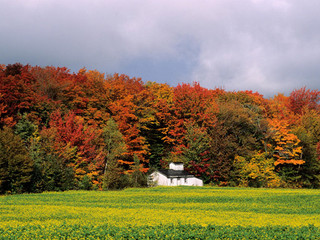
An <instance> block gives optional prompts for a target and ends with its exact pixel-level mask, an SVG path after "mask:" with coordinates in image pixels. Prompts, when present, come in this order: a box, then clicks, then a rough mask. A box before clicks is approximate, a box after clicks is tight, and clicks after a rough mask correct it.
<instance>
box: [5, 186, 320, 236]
mask: <svg viewBox="0 0 320 240" xmlns="http://www.w3.org/2000/svg"><path fill="white" fill-rule="evenodd" d="M129 238H132V239H148V238H150V239H226V238H229V239H249V238H252V239H320V191H319V190H306V189H303V190H302V189H248V188H215V187H156V188H149V189H126V190H124V191H109V192H98V191H67V192H46V193H41V194H23V195H9V196H0V239H129Z"/></svg>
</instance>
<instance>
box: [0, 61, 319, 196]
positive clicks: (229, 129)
mask: <svg viewBox="0 0 320 240" xmlns="http://www.w3.org/2000/svg"><path fill="white" fill-rule="evenodd" d="M319 100H320V93H319V91H318V90H311V89H307V88H306V87H303V88H301V89H295V90H293V91H292V92H291V94H290V95H289V96H285V95H283V94H277V95H275V96H274V97H272V98H270V99H266V98H264V97H263V96H262V95H261V94H259V93H257V92H252V91H237V92H236V91H233V92H228V91H225V90H223V89H219V88H216V89H207V88H204V87H202V86H200V84H199V83H197V82H195V83H192V84H189V83H181V84H178V85H177V86H174V87H173V86H169V85H168V84H164V83H155V82H146V83H144V82H143V81H142V80H141V79H140V78H135V77H129V76H127V75H125V74H113V75H107V74H104V73H100V72H98V71H97V70H87V69H85V68H83V69H80V70H79V71H78V72H77V73H71V72H70V70H69V69H67V68H65V67H53V66H49V67H39V66H35V67H32V66H29V65H22V64H19V63H16V64H11V65H10V64H9V65H7V66H5V65H0V129H2V130H1V131H2V135H1V136H2V140H1V141H2V142H1V144H2V145H1V151H3V154H2V155H1V164H0V172H1V174H0V178H1V179H2V180H1V184H2V185H1V186H2V190H1V192H2V193H4V192H9V191H13V192H25V191H36V192H40V191H46V190H66V189H102V188H105V189H116V188H123V187H126V186H144V185H145V184H146V174H147V171H148V169H154V168H159V167H167V166H168V163H169V161H183V162H184V163H185V167H186V170H187V171H189V172H190V173H192V174H194V175H196V176H198V177H200V178H202V179H203V180H204V181H205V182H206V183H210V184H218V185H221V186H224V185H232V186H234V185H241V186H256V187H277V186H289V187H310V188H311V187H313V188H316V187H319V186H320V177H319V171H320V150H319V149H320V137H319V136H320V112H319V111H320V109H319ZM3 132H6V133H7V135H8V136H5V135H3ZM9 136H10V137H9ZM14 142H15V143H16V144H13V143H14ZM4 146H7V147H8V146H10V147H11V148H12V149H13V151H12V153H10V154H11V155H10V156H11V158H12V159H7V158H6V157H4V156H5V155H4V154H7V152H6V151H7V148H6V147H4ZM15 148H19V149H20V150H19V151H20V152H21V153H23V156H22V155H21V154H20V155H19V154H18V150H16V149H15ZM9 162H10V164H11V165H10V164H9ZM21 162H25V163H26V164H24V166H25V167H26V168H25V169H24V168H21V169H20V170H19V171H18V170H17V171H16V170H13V169H16V168H17V164H18V163H19V164H21ZM15 164H16V165H15ZM9 165H10V166H11V168H10V169H11V170H10V171H11V173H10V171H9V170H8V166H9ZM28 166H31V167H28ZM13 172H17V174H16V173H13ZM9 173H10V174H11V175H10V176H11V177H8V176H9ZM12 174H13V175H12ZM20 175H21V176H20ZM19 176H20V178H19ZM11 178H12V179H16V180H14V181H16V182H17V184H16V182H14V183H13V182H12V181H13V180H9V179H11Z"/></svg>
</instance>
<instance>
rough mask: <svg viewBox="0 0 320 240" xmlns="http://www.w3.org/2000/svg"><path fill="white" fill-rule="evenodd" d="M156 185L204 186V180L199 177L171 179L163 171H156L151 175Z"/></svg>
mask: <svg viewBox="0 0 320 240" xmlns="http://www.w3.org/2000/svg"><path fill="white" fill-rule="evenodd" d="M150 176H151V177H152V180H153V182H154V183H155V185H159V186H180V185H182V186H203V181H202V180H201V179H199V178H196V177H192V178H172V180H171V179H169V178H167V177H166V176H165V175H163V174H162V173H160V172H158V171H155V172H153V173H152V174H151V175H150Z"/></svg>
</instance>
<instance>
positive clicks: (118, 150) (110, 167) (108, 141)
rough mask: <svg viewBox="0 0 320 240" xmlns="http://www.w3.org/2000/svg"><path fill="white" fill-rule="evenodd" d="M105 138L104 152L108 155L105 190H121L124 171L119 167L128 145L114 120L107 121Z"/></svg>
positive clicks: (104, 131) (105, 163)
mask: <svg viewBox="0 0 320 240" xmlns="http://www.w3.org/2000/svg"><path fill="white" fill-rule="evenodd" d="M103 137H104V141H105V146H104V150H105V153H106V158H105V162H104V173H103V175H104V181H103V189H116V188H121V187H122V184H121V180H123V179H121V178H122V177H123V176H122V175H123V171H122V170H121V168H120V166H119V160H121V157H122V156H123V154H124V153H125V152H126V144H125V141H124V138H123V135H122V133H121V132H120V131H119V128H118V125H117V123H116V122H115V121H114V120H113V119H112V118H110V119H109V120H108V121H107V124H106V126H105V127H104V129H103Z"/></svg>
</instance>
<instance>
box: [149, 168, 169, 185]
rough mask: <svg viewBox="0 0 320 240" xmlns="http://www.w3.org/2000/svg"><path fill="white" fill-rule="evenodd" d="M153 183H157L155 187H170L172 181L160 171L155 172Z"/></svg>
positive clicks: (152, 175) (152, 176)
mask: <svg viewBox="0 0 320 240" xmlns="http://www.w3.org/2000/svg"><path fill="white" fill-rule="evenodd" d="M150 176H151V178H152V181H153V182H154V183H155V185H159V186H170V185H169V184H170V181H169V179H168V178H167V177H166V176H165V175H163V174H161V173H160V172H158V171H155V172H153V173H152V174H151V175H150Z"/></svg>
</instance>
